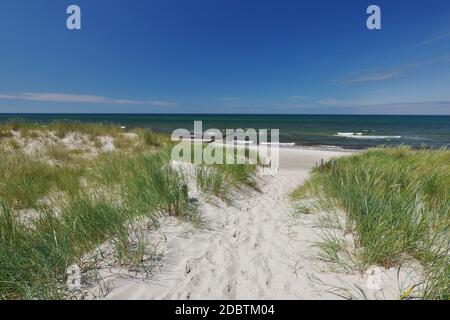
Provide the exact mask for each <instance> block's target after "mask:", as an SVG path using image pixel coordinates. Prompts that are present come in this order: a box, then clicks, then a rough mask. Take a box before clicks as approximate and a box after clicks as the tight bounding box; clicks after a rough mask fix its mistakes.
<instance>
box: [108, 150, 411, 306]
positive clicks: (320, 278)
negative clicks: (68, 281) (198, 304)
mask: <svg viewBox="0 0 450 320" xmlns="http://www.w3.org/2000/svg"><path fill="white" fill-rule="evenodd" d="M346 154H349V153H347V152H338V151H320V150H298V149H295V150H294V149H282V150H281V151H280V157H281V170H280V172H279V173H278V174H276V175H275V176H273V177H263V178H261V181H260V186H261V191H262V192H261V193H258V192H255V191H252V192H250V193H249V194H246V195H244V194H240V195H238V196H237V198H236V197H235V200H234V201H233V202H232V203H231V204H230V205H225V204H222V203H218V204H216V205H213V204H207V203H206V204H205V202H204V201H201V202H200V203H201V205H200V212H201V215H202V216H203V217H204V220H205V225H204V227H202V228H200V229H199V228H194V227H192V226H191V224H189V223H187V222H179V221H177V220H176V219H173V218H166V219H163V220H162V222H161V228H160V229H158V230H157V231H153V234H152V237H154V238H155V240H154V241H158V240H157V239H159V241H162V242H163V249H164V256H163V261H162V262H163V263H162V265H163V266H162V268H161V269H160V270H157V271H155V274H154V276H153V277H152V278H150V279H148V280H145V281H142V280H137V279H131V278H129V277H120V275H119V276H118V277H116V279H115V280H114V288H113V289H112V291H111V292H110V293H109V294H108V295H107V296H106V298H107V299H336V298H363V295H366V296H367V298H379V299H398V298H399V296H400V294H401V292H402V291H403V290H406V289H407V284H406V282H407V279H406V278H407V275H406V273H405V272H403V271H401V272H400V273H399V275H400V278H399V279H398V277H397V270H396V269H391V270H383V269H381V268H374V269H373V270H370V271H369V272H368V273H363V274H360V273H351V274H340V273H333V272H331V271H325V270H326V265H324V263H323V262H321V261H320V260H319V259H318V258H317V253H318V251H317V250H318V249H317V248H316V247H314V242H315V241H318V240H319V237H318V234H317V231H318V228H317V219H318V215H314V214H313V215H302V216H300V217H297V218H294V217H292V212H293V209H292V204H291V203H290V201H289V199H288V194H289V192H290V191H292V190H293V189H294V188H295V187H296V186H298V185H299V184H300V183H302V182H303V181H304V180H305V179H306V178H307V177H308V172H309V170H310V168H311V167H312V166H314V164H315V163H316V162H319V163H320V160H321V159H325V160H327V159H329V158H331V157H338V156H343V155H346ZM361 292H364V294H362V293H361Z"/></svg>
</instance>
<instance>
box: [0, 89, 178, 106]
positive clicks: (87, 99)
mask: <svg viewBox="0 0 450 320" xmlns="http://www.w3.org/2000/svg"><path fill="white" fill-rule="evenodd" d="M0 99H2V100H22V101H36V102H62V103H99V104H119V105H149V106H153V107H174V106H178V103H177V102H171V101H163V100H135V99H115V98H108V97H104V96H97V95H86V94H67V93H36V92H34V93H20V94H0Z"/></svg>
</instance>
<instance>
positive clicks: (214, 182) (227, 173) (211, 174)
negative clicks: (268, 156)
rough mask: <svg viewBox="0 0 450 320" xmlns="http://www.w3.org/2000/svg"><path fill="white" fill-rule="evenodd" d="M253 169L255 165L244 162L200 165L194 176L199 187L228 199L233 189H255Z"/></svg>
mask: <svg viewBox="0 0 450 320" xmlns="http://www.w3.org/2000/svg"><path fill="white" fill-rule="evenodd" d="M255 170H256V166H255V165H245V164H235V165H231V164H228V165H227V164H222V165H213V166H207V165H201V166H198V167H197V168H196V171H195V178H196V182H197V185H198V186H199V187H200V189H202V190H203V191H206V192H208V193H210V194H213V195H215V196H216V197H218V198H221V199H222V200H225V201H228V200H229V196H230V191H231V190H233V189H242V188H244V187H251V188H253V189H257V187H256V181H255Z"/></svg>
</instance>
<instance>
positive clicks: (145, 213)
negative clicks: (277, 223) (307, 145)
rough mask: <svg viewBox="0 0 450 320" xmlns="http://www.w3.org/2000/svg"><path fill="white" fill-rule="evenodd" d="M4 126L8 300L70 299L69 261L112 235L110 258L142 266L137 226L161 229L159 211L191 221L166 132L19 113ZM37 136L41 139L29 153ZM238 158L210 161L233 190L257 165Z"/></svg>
mask: <svg viewBox="0 0 450 320" xmlns="http://www.w3.org/2000/svg"><path fill="white" fill-rule="evenodd" d="M0 133H1V134H0V298H1V299H65V298H71V297H72V296H71V293H70V292H69V291H68V290H67V286H66V280H67V274H66V271H67V268H68V267H69V266H71V265H73V264H77V265H79V266H81V267H82V269H83V270H84V269H85V267H87V266H86V264H85V263H83V261H84V257H85V256H86V255H88V254H90V253H92V252H93V251H94V250H96V248H98V247H100V246H102V245H105V244H108V245H109V246H110V247H111V248H112V250H113V252H114V258H113V259H114V261H112V263H114V264H117V265H120V266H126V267H129V268H131V269H135V268H136V266H138V265H140V264H144V263H145V260H146V259H148V257H147V258H145V256H147V255H148V254H146V250H147V249H148V244H147V243H146V240H145V237H142V236H141V234H140V233H139V232H142V231H143V229H148V228H150V229H151V228H157V226H158V222H157V221H158V219H159V217H161V216H162V215H171V216H174V217H177V218H179V219H186V220H187V221H193V219H192V217H193V216H194V215H196V214H197V213H196V208H195V206H193V205H192V204H191V202H190V199H189V190H188V183H187V179H188V177H187V176H186V174H185V173H184V172H183V171H181V170H178V169H176V168H174V166H172V165H171V163H170V145H171V143H170V137H168V136H166V135H163V134H159V133H154V132H152V131H151V130H148V129H141V128H135V129H132V130H130V131H126V132H124V130H123V129H121V128H120V127H117V126H110V125H104V124H81V123H66V122H58V123H52V124H48V125H45V126H42V125H35V124H29V123H26V122H22V121H18V120H14V121H11V122H8V123H6V124H3V125H0ZM73 136H78V137H79V139H81V140H80V141H81V142H82V143H79V144H75V145H74V146H73V148H72V147H71V148H68V147H67V145H65V144H64V143H63V139H64V138H66V137H73ZM99 137H110V138H112V139H113V142H114V146H115V148H114V149H113V150H108V151H101V149H102V142H101V139H100V138H99ZM34 143H39V144H38V146H37V148H35V151H34V152H32V153H29V152H28V151H29V150H28V148H29V145H30V144H31V145H33V144H34ZM87 144H89V145H90V146H91V147H90V149H86V147H85V145H87ZM12 146H14V147H12ZM232 167H233V168H232ZM234 167H235V166H220V167H217V168H214V169H212V168H211V169H205V170H208V171H207V172H212V171H214V175H215V179H218V180H219V181H221V182H223V181H226V184H227V189H228V188H238V187H239V186H240V185H243V184H247V185H251V184H252V182H251V181H252V179H253V178H252V176H253V173H254V167H253V166H247V165H242V166H236V168H234ZM210 170H211V171H210ZM205 172H206V171H205ZM208 175H209V173H208ZM207 179H210V178H207ZM196 180H197V182H198V183H199V184H200V186H201V189H203V190H204V191H205V192H208V193H209V192H210V193H212V194H215V195H217V196H221V195H222V192H221V191H223V190H221V189H220V188H219V189H218V188H216V187H215V186H213V184H211V183H209V182H205V181H203V182H202V180H201V179H200V180H199V179H198V177H197V179H196ZM139 221H141V222H143V223H139ZM136 225H140V226H141V228H140V230H136Z"/></svg>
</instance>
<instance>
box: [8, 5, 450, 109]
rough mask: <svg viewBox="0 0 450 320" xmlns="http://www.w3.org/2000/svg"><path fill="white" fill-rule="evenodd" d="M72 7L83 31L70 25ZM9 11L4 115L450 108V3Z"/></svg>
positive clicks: (34, 7) (51, 7) (49, 7)
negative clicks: (371, 13)
mask: <svg viewBox="0 0 450 320" xmlns="http://www.w3.org/2000/svg"><path fill="white" fill-rule="evenodd" d="M70 4H76V5H79V6H80V8H81V12H82V30H79V31H69V30H68V29H67V28H66V18H67V14H66V8H67V7H68V6H69V5H70ZM370 4H376V5H378V6H380V8H381V12H382V29H381V30H372V31H370V30H368V29H367V27H366V19H367V17H368V15H367V14H366V8H367V7H368V6H369V5H370ZM0 8H1V9H0V39H1V41H0V112H81V113H84V112H106V113H116V112H135V113H172V112H176V113H294V114H302V113H308V114H321V113H333V114H334V113H358V114H450V2H449V1H448V0H433V1H424V0H409V1H407V0H395V1H392V0H390V1H381V0H373V1H372V0H371V1H364V0H346V1H333V0H329V1H323V0H319V1H317V0H315V1H312V0H310V1H299V0H297V1H294V0H292V1H287V0H265V1H262V0H152V1H143V0H127V1H125V0H121V1H119V0H108V1H107V0H95V1H92V0H71V1H65V0H35V1H29V0H3V1H2V2H1V4H0Z"/></svg>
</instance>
